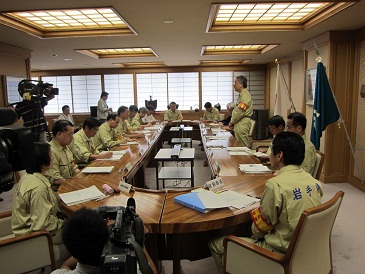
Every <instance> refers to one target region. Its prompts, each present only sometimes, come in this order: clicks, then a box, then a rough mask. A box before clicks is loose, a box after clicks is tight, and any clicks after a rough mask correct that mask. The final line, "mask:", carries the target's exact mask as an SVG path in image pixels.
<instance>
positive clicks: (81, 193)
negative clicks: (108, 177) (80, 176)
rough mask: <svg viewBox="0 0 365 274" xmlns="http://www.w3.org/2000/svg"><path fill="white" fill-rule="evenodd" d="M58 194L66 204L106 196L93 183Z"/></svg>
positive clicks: (69, 204)
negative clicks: (89, 185)
mask: <svg viewBox="0 0 365 274" xmlns="http://www.w3.org/2000/svg"><path fill="white" fill-rule="evenodd" d="M59 196H60V198H61V200H62V201H63V202H64V203H65V204H66V205H68V206H71V205H75V204H79V203H83V202H87V201H90V200H96V199H100V198H104V197H106V196H105V194H104V193H103V192H101V191H100V190H99V189H98V188H97V187H96V186H95V185H93V186H91V187H88V188H84V189H80V190H76V191H71V192H68V193H62V194H60V195H59Z"/></svg>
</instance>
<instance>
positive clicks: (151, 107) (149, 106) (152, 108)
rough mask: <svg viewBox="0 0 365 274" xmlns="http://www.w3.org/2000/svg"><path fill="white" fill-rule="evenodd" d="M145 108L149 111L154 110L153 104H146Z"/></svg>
mask: <svg viewBox="0 0 365 274" xmlns="http://www.w3.org/2000/svg"><path fill="white" fill-rule="evenodd" d="M147 109H148V110H149V111H152V112H155V107H154V106H151V105H148V106H147Z"/></svg>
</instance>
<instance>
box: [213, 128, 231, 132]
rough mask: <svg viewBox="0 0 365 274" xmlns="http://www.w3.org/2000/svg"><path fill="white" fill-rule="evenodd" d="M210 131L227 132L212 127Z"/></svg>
mask: <svg viewBox="0 0 365 274" xmlns="http://www.w3.org/2000/svg"><path fill="white" fill-rule="evenodd" d="M210 130H211V131H213V132H224V131H227V130H225V129H220V128H217V127H212V128H211V129H210Z"/></svg>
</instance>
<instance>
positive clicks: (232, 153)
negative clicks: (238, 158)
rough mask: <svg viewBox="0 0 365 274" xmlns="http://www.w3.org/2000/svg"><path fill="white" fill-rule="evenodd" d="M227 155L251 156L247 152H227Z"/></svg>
mask: <svg viewBox="0 0 365 274" xmlns="http://www.w3.org/2000/svg"><path fill="white" fill-rule="evenodd" d="M228 153H229V155H231V156H234V155H251V154H252V153H251V152H249V151H228Z"/></svg>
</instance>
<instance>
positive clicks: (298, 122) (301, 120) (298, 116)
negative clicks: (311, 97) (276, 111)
mask: <svg viewBox="0 0 365 274" xmlns="http://www.w3.org/2000/svg"><path fill="white" fill-rule="evenodd" d="M288 119H289V120H293V126H296V127H297V126H301V127H302V130H303V131H304V130H305V128H306V127H307V118H305V116H304V115H303V113H300V112H293V113H290V114H289V115H288Z"/></svg>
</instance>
